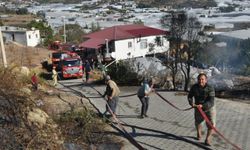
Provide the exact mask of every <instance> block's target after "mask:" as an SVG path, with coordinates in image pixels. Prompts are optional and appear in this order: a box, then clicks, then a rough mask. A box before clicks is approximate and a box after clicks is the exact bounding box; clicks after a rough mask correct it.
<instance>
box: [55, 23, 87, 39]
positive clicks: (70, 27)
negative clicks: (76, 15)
mask: <svg viewBox="0 0 250 150" xmlns="http://www.w3.org/2000/svg"><path fill="white" fill-rule="evenodd" d="M63 32H64V30H63V27H61V28H60V29H59V33H58V34H57V35H56V36H57V37H60V35H63V34H64V33H63ZM65 32H66V37H67V42H69V43H80V42H82V41H83V38H82V37H83V35H84V34H85V32H84V29H83V27H81V26H80V25H79V24H66V25H65ZM61 37H62V36H61ZM61 40H62V39H61Z"/></svg>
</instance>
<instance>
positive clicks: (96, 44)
mask: <svg viewBox="0 0 250 150" xmlns="http://www.w3.org/2000/svg"><path fill="white" fill-rule="evenodd" d="M103 44H105V39H98V38H95V39H89V40H87V41H84V42H83V43H81V44H79V47H84V48H94V49H98V48H100V47H101V46H102V45H103Z"/></svg>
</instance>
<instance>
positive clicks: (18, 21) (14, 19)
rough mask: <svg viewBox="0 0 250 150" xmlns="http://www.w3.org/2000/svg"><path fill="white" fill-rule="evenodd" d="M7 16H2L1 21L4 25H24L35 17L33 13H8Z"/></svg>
mask: <svg viewBox="0 0 250 150" xmlns="http://www.w3.org/2000/svg"><path fill="white" fill-rule="evenodd" d="M8 16H9V17H7V18H2V19H1V20H2V22H3V24H4V25H5V26H25V25H27V24H28V23H30V22H31V21H32V20H35V19H37V17H35V16H34V15H30V14H29V15H15V14H9V15H8Z"/></svg>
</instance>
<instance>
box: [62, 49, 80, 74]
mask: <svg viewBox="0 0 250 150" xmlns="http://www.w3.org/2000/svg"><path fill="white" fill-rule="evenodd" d="M58 69H59V70H60V71H61V74H62V77H63V78H74V77H76V78H79V77H82V76H83V68H82V60H81V58H80V57H79V56H78V55H77V54H76V53H68V54H67V56H66V57H64V58H62V59H61V60H60V62H59V64H58Z"/></svg>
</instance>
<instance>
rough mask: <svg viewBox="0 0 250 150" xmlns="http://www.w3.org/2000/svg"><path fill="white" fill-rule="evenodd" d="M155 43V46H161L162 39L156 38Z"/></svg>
mask: <svg viewBox="0 0 250 150" xmlns="http://www.w3.org/2000/svg"><path fill="white" fill-rule="evenodd" d="M155 43H156V45H157V46H163V41H162V38H161V37H159V36H157V37H156V38H155Z"/></svg>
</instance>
